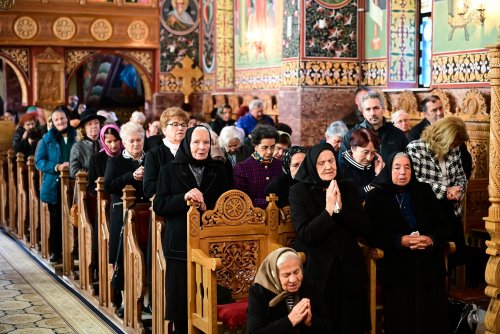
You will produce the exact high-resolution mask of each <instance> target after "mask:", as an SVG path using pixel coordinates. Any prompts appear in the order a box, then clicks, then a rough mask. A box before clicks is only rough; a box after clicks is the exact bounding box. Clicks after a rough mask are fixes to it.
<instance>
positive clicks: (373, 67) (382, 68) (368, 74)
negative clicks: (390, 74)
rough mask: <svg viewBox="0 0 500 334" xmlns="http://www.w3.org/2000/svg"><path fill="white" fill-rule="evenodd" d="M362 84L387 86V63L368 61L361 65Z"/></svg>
mask: <svg viewBox="0 0 500 334" xmlns="http://www.w3.org/2000/svg"><path fill="white" fill-rule="evenodd" d="M361 69H362V72H363V77H362V78H363V79H362V84H363V85H367V86H387V61H370V62H366V63H362V64H361Z"/></svg>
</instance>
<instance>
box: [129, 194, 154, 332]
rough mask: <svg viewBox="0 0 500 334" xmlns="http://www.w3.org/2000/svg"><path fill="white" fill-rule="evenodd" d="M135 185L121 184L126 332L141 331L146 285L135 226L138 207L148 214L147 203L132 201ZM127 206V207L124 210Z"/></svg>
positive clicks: (142, 256)
mask: <svg viewBox="0 0 500 334" xmlns="http://www.w3.org/2000/svg"><path fill="white" fill-rule="evenodd" d="M134 194H135V189H134V187H133V186H131V185H127V186H125V188H123V197H122V200H123V210H124V211H123V214H124V217H126V222H125V229H124V231H123V264H124V281H125V284H124V290H123V300H124V303H125V312H124V317H123V325H124V326H125V327H126V330H127V332H128V333H140V334H144V333H145V329H144V325H143V324H142V317H141V315H142V299H143V297H144V291H145V286H146V261H145V259H144V254H143V253H142V251H141V248H140V246H139V241H138V237H137V230H138V229H139V226H138V222H139V214H140V213H139V211H142V212H144V211H146V212H147V213H148V216H147V217H148V218H149V207H150V204H149V203H135V200H136V198H135V196H134ZM127 209H128V211H127Z"/></svg>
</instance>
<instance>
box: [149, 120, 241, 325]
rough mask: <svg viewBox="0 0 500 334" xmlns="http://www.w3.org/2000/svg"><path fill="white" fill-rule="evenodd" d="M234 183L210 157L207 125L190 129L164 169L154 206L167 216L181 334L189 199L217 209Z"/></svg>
mask: <svg viewBox="0 0 500 334" xmlns="http://www.w3.org/2000/svg"><path fill="white" fill-rule="evenodd" d="M230 184H231V180H230V175H227V173H226V170H225V169H224V167H223V166H222V165H221V164H220V163H218V162H215V161H213V160H212V158H211V157H210V133H209V130H208V129H207V128H206V127H204V126H196V127H193V128H190V129H188V130H187V132H186V136H185V137H184V139H183V141H182V143H181V146H180V147H179V150H178V151H177V154H176V155H175V159H174V160H173V161H172V162H170V163H169V164H167V165H166V166H164V167H162V168H161V171H160V178H159V181H158V188H157V191H156V197H155V200H154V202H153V209H154V211H155V213H156V214H158V215H161V216H163V217H165V222H166V225H165V235H164V237H163V247H164V248H163V251H164V253H165V257H166V261H167V264H166V265H167V267H168V270H167V277H166V281H167V282H166V303H167V319H168V320H170V321H173V322H174V326H175V328H176V331H177V330H178V331H179V333H187V263H186V260H187V258H186V257H187V254H186V243H187V221H186V219H187V211H188V209H189V207H188V205H187V203H186V201H187V200H194V201H195V202H198V203H199V205H200V210H201V211H205V210H206V209H207V208H213V207H214V206H215V202H216V201H217V199H218V198H219V197H220V195H221V194H222V193H224V192H225V191H227V190H229V188H230Z"/></svg>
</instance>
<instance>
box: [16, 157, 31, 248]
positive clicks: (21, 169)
mask: <svg viewBox="0 0 500 334" xmlns="http://www.w3.org/2000/svg"><path fill="white" fill-rule="evenodd" d="M16 158H17V159H16V161H17V171H16V177H17V191H16V193H17V235H18V237H19V239H21V240H22V241H23V242H27V241H28V237H27V234H26V225H27V224H28V219H29V218H28V215H29V214H28V169H27V167H26V161H25V159H24V158H25V157H24V154H23V153H17V155H16Z"/></svg>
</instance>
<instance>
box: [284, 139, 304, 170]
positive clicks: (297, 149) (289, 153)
mask: <svg viewBox="0 0 500 334" xmlns="http://www.w3.org/2000/svg"><path fill="white" fill-rule="evenodd" d="M297 153H306V149H305V148H304V147H302V146H290V147H289V148H288V149H287V150H286V151H285V154H284V155H283V173H285V174H286V175H288V176H290V177H291V175H290V174H291V172H290V163H291V162H292V157H293V156H294V155H295V154H297Z"/></svg>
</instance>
